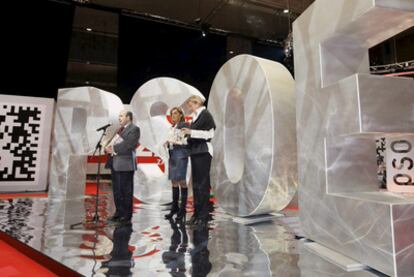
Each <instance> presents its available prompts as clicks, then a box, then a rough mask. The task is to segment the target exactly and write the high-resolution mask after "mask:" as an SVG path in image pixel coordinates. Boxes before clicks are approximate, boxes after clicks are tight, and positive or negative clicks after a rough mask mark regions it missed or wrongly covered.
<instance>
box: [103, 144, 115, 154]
mask: <svg viewBox="0 0 414 277" xmlns="http://www.w3.org/2000/svg"><path fill="white" fill-rule="evenodd" d="M105 152H106V153H108V154H112V153H114V149H113V148H112V146H111V145H110V146H107V147H105Z"/></svg>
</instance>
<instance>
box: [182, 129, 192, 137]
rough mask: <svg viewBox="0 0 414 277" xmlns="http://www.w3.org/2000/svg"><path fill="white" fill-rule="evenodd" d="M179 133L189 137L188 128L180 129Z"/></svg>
mask: <svg viewBox="0 0 414 277" xmlns="http://www.w3.org/2000/svg"><path fill="white" fill-rule="evenodd" d="M181 132H183V134H184V135H191V129H189V128H182V129H181Z"/></svg>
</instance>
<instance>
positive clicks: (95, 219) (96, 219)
mask: <svg viewBox="0 0 414 277" xmlns="http://www.w3.org/2000/svg"><path fill="white" fill-rule="evenodd" d="M108 127H109V126H107V127H106V128H104V129H102V131H103V132H102V135H101V137H100V138H99V141H98V143H97V144H96V146H95V150H94V151H93V154H92V157H96V153H97V152H98V155H99V156H100V154H101V150H102V139H103V138H104V136H105V135H106V129H107V128H108ZM100 179H101V158H100V157H98V169H97V172H96V196H95V214H94V216H93V218H92V221H85V222H78V223H75V224H71V225H70V229H74V227H76V226H79V225H81V224H83V223H91V222H94V223H95V224H96V223H98V222H99V214H98V207H99V187H100Z"/></svg>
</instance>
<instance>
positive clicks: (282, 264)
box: [0, 193, 376, 277]
mask: <svg viewBox="0 0 414 277" xmlns="http://www.w3.org/2000/svg"><path fill="white" fill-rule="evenodd" d="M94 204H95V200H94V198H93V197H88V198H85V199H79V200H70V201H51V200H49V199H47V198H31V199H30V198H27V199H10V200H1V201H0V230H1V231H3V232H6V233H8V234H9V235H11V236H13V237H14V238H16V239H18V240H20V241H21V242H24V243H25V244H27V245H29V246H31V247H32V248H35V249H37V250H39V251H41V252H42V253H44V254H46V255H48V256H49V257H51V258H53V259H55V260H56V261H58V262H60V263H62V264H64V265H66V266H68V267H69V268H71V269H73V270H75V271H77V272H79V273H81V274H83V275H85V276H237V277H239V276H256V277H259V276H281V277H296V276H312V277H313V276H376V275H372V274H371V273H369V272H365V273H364V272H362V273H360V275H356V274H355V272H354V273H352V275H348V273H346V272H343V271H342V270H340V269H339V268H336V267H335V266H333V265H332V264H329V263H327V262H326V261H324V260H323V259H321V258H319V257H318V256H317V255H315V254H312V253H311V252H309V251H307V250H306V248H305V247H303V242H301V241H300V240H298V239H299V238H300V236H301V234H300V229H299V222H298V217H297V216H296V214H295V213H289V214H288V215H285V216H281V217H278V218H276V219H275V220H273V221H270V222H266V223H260V224H256V225H251V226H246V225H242V224H238V223H235V222H233V220H232V218H231V217H229V216H228V215H226V214H225V213H222V212H220V211H219V209H216V210H215V211H214V212H213V217H214V219H213V220H212V221H211V222H210V224H209V225H208V226H206V227H205V228H189V227H187V226H185V225H184V224H177V223H176V222H175V221H168V220H165V219H164V215H165V214H166V213H167V211H166V209H165V208H162V207H158V206H149V205H144V204H136V205H135V208H134V209H135V212H134V216H133V220H132V223H131V224H124V225H113V224H107V223H106V218H107V217H109V216H110V215H111V214H112V211H113V203H112V196H111V194H110V193H107V194H104V195H102V196H101V201H100V205H99V215H100V218H101V220H102V221H101V222H99V223H98V224H95V223H93V222H92V223H88V222H86V223H85V221H88V220H91V219H92V217H93V214H94ZM77 222H84V223H82V224H80V225H77V226H75V227H73V226H71V225H72V224H75V223H77ZM365 274H366V275H365Z"/></svg>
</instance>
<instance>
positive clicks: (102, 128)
mask: <svg viewBox="0 0 414 277" xmlns="http://www.w3.org/2000/svg"><path fill="white" fill-rule="evenodd" d="M111 125H112V124H111V123H108V124H106V125H104V126H102V127H100V128H98V129H96V131H97V132H99V131H102V130H106V128H108V127H109V126H111Z"/></svg>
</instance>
